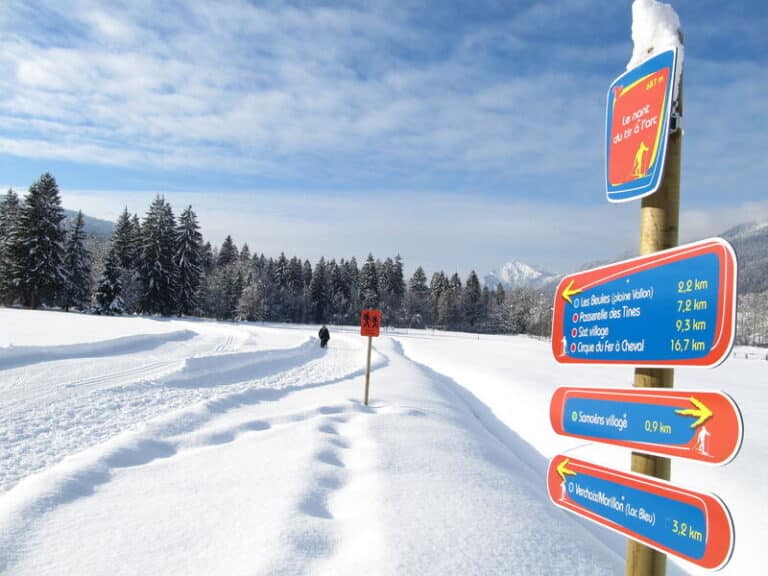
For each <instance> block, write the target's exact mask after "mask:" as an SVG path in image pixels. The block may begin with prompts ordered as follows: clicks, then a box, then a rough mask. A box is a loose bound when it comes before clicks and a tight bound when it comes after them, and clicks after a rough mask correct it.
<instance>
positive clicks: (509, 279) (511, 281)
mask: <svg viewBox="0 0 768 576" xmlns="http://www.w3.org/2000/svg"><path fill="white" fill-rule="evenodd" d="M562 277H563V275H562V274H552V273H551V272H546V271H544V270H541V269H539V268H536V267H534V266H531V265H529V264H525V263H524V262H518V261H515V260H513V261H511V262H507V263H506V264H503V265H502V266H501V267H500V268H499V269H498V270H494V271H492V272H490V273H489V274H486V275H485V276H484V277H483V282H484V283H485V285H486V286H488V288H490V289H495V288H496V286H498V285H499V284H501V285H502V286H503V287H504V289H511V288H522V287H524V288H543V287H546V286H549V285H550V284H556V283H557V281H558V280H560V278H562Z"/></svg>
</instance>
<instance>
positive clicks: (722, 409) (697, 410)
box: [549, 388, 743, 464]
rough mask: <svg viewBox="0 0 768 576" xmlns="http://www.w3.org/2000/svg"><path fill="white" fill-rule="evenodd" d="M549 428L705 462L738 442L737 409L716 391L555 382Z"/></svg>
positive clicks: (717, 459)
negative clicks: (575, 385) (576, 385)
mask: <svg viewBox="0 0 768 576" xmlns="http://www.w3.org/2000/svg"><path fill="white" fill-rule="evenodd" d="M549 417H550V420H551V422H552V428H553V429H554V431H555V432H557V433H558V434H561V435H563V436H574V437H576V438H586V439H589V440H595V441H597V442H603V443H607V444H615V445H618V446H624V447H626V448H631V449H632V450H639V451H642V452H650V453H653V454H660V455H662V456H676V457H678V458H689V459H692V460H698V461H701V462H706V463H709V464H726V463H727V462H730V461H731V460H732V459H733V458H734V457H735V456H736V454H737V453H738V451H739V448H740V447H741V440H742V436H743V427H742V420H741V414H740V413H739V409H738V407H737V406H736V404H735V403H734V402H733V400H732V399H731V398H730V397H729V396H727V395H726V394H723V393H722V392H706V391H698V390H697V391H692V390H672V389H659V388H631V389H619V390H616V389H611V388H558V389H557V390H555V393H554V394H553V396H552V401H551V403H550V407H549Z"/></svg>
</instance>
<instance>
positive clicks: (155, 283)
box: [139, 195, 178, 316]
mask: <svg viewBox="0 0 768 576" xmlns="http://www.w3.org/2000/svg"><path fill="white" fill-rule="evenodd" d="M141 232H142V249H141V258H140V266H139V273H140V278H141V300H140V302H141V310H142V311H143V312H145V313H149V314H162V315H163V316H170V315H171V314H174V313H175V312H176V311H177V310H178V306H177V304H176V266H175V265H174V261H173V257H174V255H175V253H176V222H175V219H174V217H173V210H172V209H171V205H170V204H168V203H167V202H166V201H165V198H163V197H162V196H160V195H158V196H157V197H156V198H155V200H154V202H152V205H151V206H150V207H149V211H148V212H147V216H146V218H145V219H144V224H143V225H142V227H141Z"/></svg>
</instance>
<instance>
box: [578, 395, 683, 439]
mask: <svg viewBox="0 0 768 576" xmlns="http://www.w3.org/2000/svg"><path fill="white" fill-rule="evenodd" d="M628 409H629V411H630V413H629V414H628ZM565 413H566V418H565V419H564V420H563V428H564V429H565V432H566V433H567V434H572V435H575V436H590V437H592V438H595V439H601V438H602V439H611V440H622V441H627V442H647V443H648V444H671V445H685V444H689V443H690V442H691V440H693V436H694V435H695V434H696V432H697V430H696V429H695V428H691V426H690V421H689V420H688V419H686V418H685V417H683V416H680V414H679V409H678V408H677V407H675V406H662V405H658V404H639V403H636V402H633V403H632V404H631V405H627V403H626V402H617V401H613V400H599V399H595V398H568V399H567V400H566V402H565ZM569 414H570V415H571V416H570V418H569V417H568V415H569Z"/></svg>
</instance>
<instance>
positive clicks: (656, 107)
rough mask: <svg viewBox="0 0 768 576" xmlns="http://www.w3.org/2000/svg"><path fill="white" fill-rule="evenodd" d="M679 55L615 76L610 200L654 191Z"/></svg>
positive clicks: (610, 111)
mask: <svg viewBox="0 0 768 576" xmlns="http://www.w3.org/2000/svg"><path fill="white" fill-rule="evenodd" d="M676 62H677V53H676V51H675V50H674V49H673V50H668V51H666V52H662V53H660V54H658V55H655V56H653V57H652V58H649V59H648V60H646V61H645V62H643V63H642V64H640V65H639V66H637V67H635V68H633V69H631V70H629V71H627V72H625V73H624V74H622V75H621V76H620V77H619V78H617V79H616V80H615V81H614V82H613V83H612V84H611V87H610V89H609V90H608V109H607V110H608V112H607V121H606V128H607V131H606V168H607V174H606V178H607V182H606V183H607V192H608V200H609V201H611V202H625V201H627V200H633V199H635V198H642V197H643V196H647V195H649V194H652V193H654V192H655V191H656V190H657V189H658V187H659V185H660V183H661V174H662V171H663V167H664V156H665V153H666V144H667V128H668V124H669V117H670V105H671V97H672V84H673V83H672V80H673V78H674V76H675V73H676V72H675V69H676Z"/></svg>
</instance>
